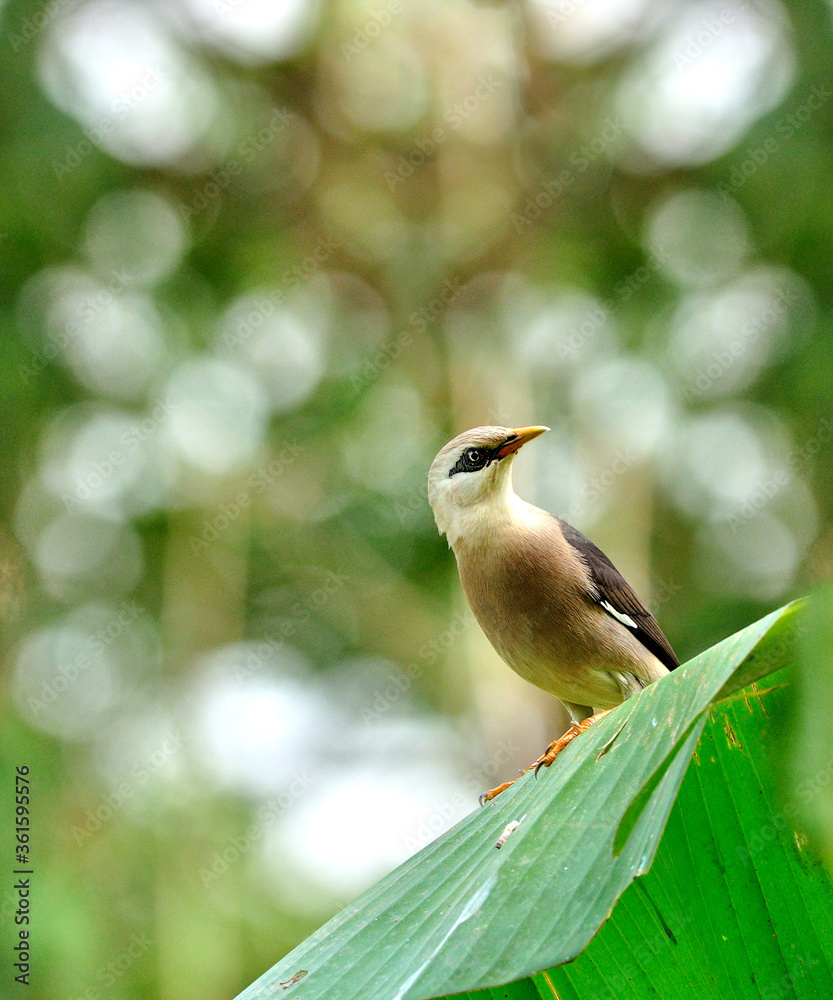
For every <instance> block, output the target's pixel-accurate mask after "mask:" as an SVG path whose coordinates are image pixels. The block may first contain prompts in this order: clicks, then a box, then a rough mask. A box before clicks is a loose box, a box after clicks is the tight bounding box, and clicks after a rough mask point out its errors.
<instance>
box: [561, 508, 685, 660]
mask: <svg viewBox="0 0 833 1000" xmlns="http://www.w3.org/2000/svg"><path fill="white" fill-rule="evenodd" d="M558 521H559V523H560V524H561V530H562V531H563V532H564V537H565V538H566V539H567V541H568V542H569V543H570V545H572V546H573V548H574V549H575V550H576V551H577V552H578V553H579V555H580V556H581V557H582V559H583V560H584V562H585V564H586V566H587V568H588V570H589V571H590V578H591V580H592V582H593V585H594V586H595V588H596V591H597V592H596V593H595V594H592V595H591V596H592V597H593V599H594V600H595V601H596V602H597V603H598V604H600V605H601V606H602V607H603V608H604V609H605V611H607V612H608V614H611V615H613V617H614V618H616V619H617V620H618V621H620V622H622V624H623V625H625V626H626V627H627V628H629V629H631V631H632V632H633V634H634V635H635V636H636V638H637V639H639V641H640V642H641V643H642V645H643V646H645V647H646V648H648V649H650V651H651V652H652V653H653V654H654V656H656V657H657V659H658V660H660V661H661V662H662V663H663V664H664V665H665V666H666V667H668V669H669V670H673V669H674V668H675V667H678V666H679V665H680V661H679V660H678V659H677V654H676V653H675V652H674V650H673V649H672V648H671V643H670V642H669V641H668V640H667V639H666V638H665V635H664V634H663V631H662V629H661V628H660V627H659V625H658V624H657V620H656V618H654V616H653V615H652V614H651V612H650V611H649V610H648V609H647V608H646V607H645V605H644V604H643V603H642V601H640V599H639V598H638V597H637V596H636V594H635V593H634V590H633V588H632V587H631V585H630V584H629V583H628V581H627V580H626V579H625V578H624V577H623V576H622V574H621V573H620V572H619V570H618V569H616V567H615V566H614V565H613V563H612V562H611V561H610V560H609V559H608V558H607V556H606V555H605V554H604V552H602V550H601V549H600V548H599V546H598V545H594V544H593V542H591V541H590V539H589V538H587V537H586V536H584V535H583V534H582V533H581V532H580V531H578V530H577V529H576V528H574V527H573V526H572V525H570V524H567V522H566V521H562V520H561V518H558Z"/></svg>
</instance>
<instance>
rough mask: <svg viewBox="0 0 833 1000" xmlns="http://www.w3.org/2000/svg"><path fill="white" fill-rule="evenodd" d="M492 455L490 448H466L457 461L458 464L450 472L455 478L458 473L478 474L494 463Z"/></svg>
mask: <svg viewBox="0 0 833 1000" xmlns="http://www.w3.org/2000/svg"><path fill="white" fill-rule="evenodd" d="M492 458H493V456H492V453H491V452H490V451H489V449H488V448H466V450H465V451H464V452H463V453H462V455H460V457H459V459H458V460H457V464H456V465H455V466H454V468H453V469H452V470H451V471H450V472H449V476H454V475H456V474H457V473H458V472H478V471H479V470H480V469H482V468H484V467H485V466H487V465H489V463H490V462H491V461H492Z"/></svg>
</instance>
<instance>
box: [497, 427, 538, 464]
mask: <svg viewBox="0 0 833 1000" xmlns="http://www.w3.org/2000/svg"><path fill="white" fill-rule="evenodd" d="M548 430H549V427H544V426H543V425H541V426H538V425H536V426H534V427H518V428H517V429H516V430H514V431H512V433H511V434H510V435H509V437H508V438H507V439H506V443H505V444H504V445H502V446H501V447H500V449H499V450H498V453H497V456H498V458H506V456H507V455H511V454H512V452H513V451H517V450H518V448H521V447H523V445H525V444H526V443H527V441H531V440H532V439H533V438H537V437H538V435H539V434H544V433H545V432H546V431H548Z"/></svg>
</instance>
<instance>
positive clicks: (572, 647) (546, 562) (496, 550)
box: [454, 519, 622, 707]
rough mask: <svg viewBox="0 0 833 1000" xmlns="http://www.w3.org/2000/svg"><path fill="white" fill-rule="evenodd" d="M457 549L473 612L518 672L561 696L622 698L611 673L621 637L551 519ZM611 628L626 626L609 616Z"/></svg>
mask: <svg viewBox="0 0 833 1000" xmlns="http://www.w3.org/2000/svg"><path fill="white" fill-rule="evenodd" d="M454 551H455V555H456V557H457V565H458V568H459V572H460V579H461V582H462V584H463V589H464V591H465V594H466V597H467V598H468V602H469V605H470V606H471V609H472V611H473V613H474V615H475V617H476V618H477V620H478V622H479V624H480V626H481V628H482V629H483V631H484V633H485V634H486V637H487V638H488V639H489V641H490V642H491V644H492V645H493V646H494V648H495V649H496V651H497V652H498V654H499V655H500V657H501V658H502V659H503V660H504V661H505V662H506V663H507V664H508V665H509V666H510V667H512V669H513V670H514V671H515V672H516V673H518V674H520V676H521V677H523V678H524V679H525V680H527V681H529V682H530V683H532V684H535V685H536V686H537V687H540V688H543V689H544V690H545V691H549V692H550V693H551V694H554V695H555V696H556V697H558V698H560V699H561V700H562V701H567V702H573V703H575V704H582V705H594V706H599V707H610V706H612V705H616V704H618V703H619V702H620V701H621V700H622V693H621V690H620V687H619V685H618V684H617V682H616V680H615V677H614V675H613V673H612V670H615V667H616V666H617V663H616V659H617V658H621V653H619V652H618V650H617V644H616V639H617V636H616V634H615V633H614V632H613V631H610V632H608V631H607V630H608V622H607V621H606V619H607V617H608V616H607V615H606V613H605V612H604V611H602V610H601V609H599V608H598V607H597V606H596V605H595V604H594V603H593V602H592V601H590V599H589V598H588V596H587V593H588V586H589V583H588V579H587V569H586V567H585V565H584V563H583V562H582V561H581V559H580V558H579V557H578V556H577V555H576V554H575V552H574V550H573V549H572V547H571V546H569V545H568V543H566V542H565V541H564V539H563V537H562V536H561V534H560V533H559V532H557V531H555V530H554V529H553V528H552V527H551V526H550V524H549V523H548V522H547V521H546V520H543V519H542V520H541V521H538V522H533V523H531V524H528V525H526V524H522V525H517V526H512V527H510V528H508V529H504V530H500V531H496V532H494V533H492V534H491V535H490V536H489V537H488V538H484V539H483V540H479V541H478V542H476V543H474V544H473V543H472V541H471V540H461V541H460V542H458V543H457V544H456V545H455V546H454ZM600 626H601V627H600ZM611 626H612V628H613V629H617V630H618V629H620V628H621V626H619V624H618V623H617V622H615V621H613V620H612V619H611ZM608 634H609V636H610V642H609V643H608V642H606V635H608Z"/></svg>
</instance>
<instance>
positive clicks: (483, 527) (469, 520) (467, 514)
mask: <svg viewBox="0 0 833 1000" xmlns="http://www.w3.org/2000/svg"><path fill="white" fill-rule="evenodd" d="M540 513H541V512H540V511H539V510H538V508H537V507H533V506H532V504H529V503H527V502H526V500H522V499H521V498H520V497H519V496H518V494H517V493H516V492H515V491H514V490H513V489H512V480H511V478H510V477H509V476H506V477H505V479H504V481H503V482H502V483H500V484H499V488H498V489H495V490H494V491H492V492H489V493H486V494H485V495H484V496H481V497H480V498H479V499H478V501H477V502H476V503H472V504H465V505H464V504H460V503H456V502H455V501H454V500H453V498H452V497H450V496H449V495H448V494H446V493H442V492H441V493H440V494H439V496H438V497H437V498H436V500H435V503H434V518H435V520H436V522H437V527H438V528H439V530H440V533H441V534H444V535H445V536H446V538H447V539H448V544H449V545H450V546H452V548H453V547H454V546H455V545H456V544H457V543H458V542H460V541H463V542H466V543H467V544H469V545H472V546H475V547H479V546H480V545H484V546H485V545H489V544H490V540H493V539H494V536H495V533H496V532H499V531H501V530H502V529H504V528H508V527H510V526H513V525H514V526H519V525H522V524H528V523H529V522H530V521H531V520H533V519H534V517H535V515H536V514H540Z"/></svg>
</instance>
